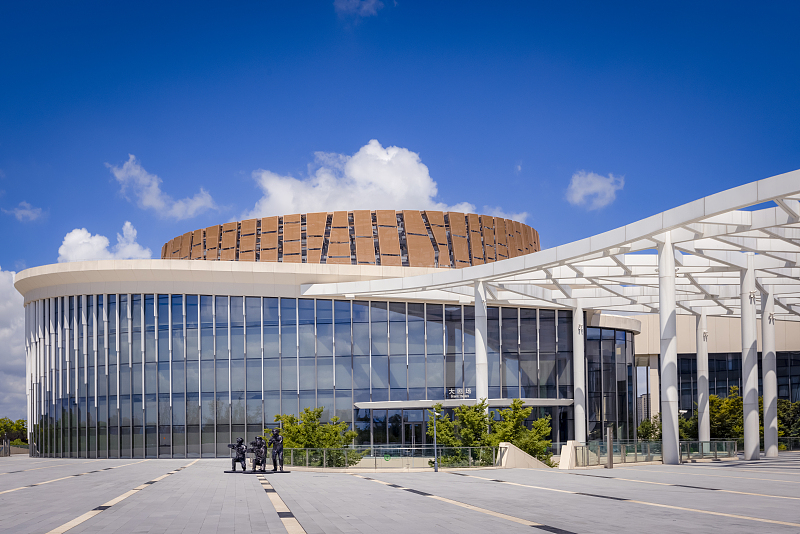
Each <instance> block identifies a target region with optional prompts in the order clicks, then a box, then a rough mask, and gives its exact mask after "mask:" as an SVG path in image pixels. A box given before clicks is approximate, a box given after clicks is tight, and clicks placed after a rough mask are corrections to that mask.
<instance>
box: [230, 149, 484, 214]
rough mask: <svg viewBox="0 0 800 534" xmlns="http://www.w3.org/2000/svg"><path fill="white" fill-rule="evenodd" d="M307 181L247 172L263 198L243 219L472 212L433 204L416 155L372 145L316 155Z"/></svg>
mask: <svg viewBox="0 0 800 534" xmlns="http://www.w3.org/2000/svg"><path fill="white" fill-rule="evenodd" d="M315 156H316V158H315V162H314V165H310V166H309V173H308V176H307V177H305V178H301V179H298V178H293V177H291V176H281V175H279V174H276V173H274V172H271V171H267V170H263V169H259V170H257V171H254V172H253V178H254V179H255V180H256V182H257V183H258V185H259V187H260V188H261V190H262V191H263V192H264V196H263V197H262V198H261V199H260V200H258V201H257V202H256V204H255V207H254V208H253V209H252V210H250V211H249V212H247V213H245V214H244V215H242V217H243V218H246V219H247V218H251V217H264V216H267V215H283V214H287V213H307V212H315V211H333V210H354V209H372V210H375V209H393V210H394V209H396V210H402V209H418V210H426V209H428V210H443V211H447V210H449V211H463V212H472V213H474V212H475V206H474V205H473V204H470V203H468V202H460V203H458V204H455V205H453V206H450V205H447V204H445V203H443V202H438V201H436V200H435V197H436V195H437V193H438V189H437V187H436V182H434V181H433V179H432V178H431V176H430V174H429V173H428V167H427V166H426V165H424V164H423V163H422V161H420V158H419V154H417V153H415V152H411V151H410V150H408V149H406V148H400V147H396V146H390V147H386V148H384V147H382V146H381V144H380V143H379V142H378V141H376V140H375V139H373V140H372V141H370V142H369V143H367V144H366V145H364V146H363V147H361V148H360V149H359V151H358V152H356V153H355V154H353V155H352V156H346V155H344V154H333V153H325V152H317V153H316V154H315Z"/></svg>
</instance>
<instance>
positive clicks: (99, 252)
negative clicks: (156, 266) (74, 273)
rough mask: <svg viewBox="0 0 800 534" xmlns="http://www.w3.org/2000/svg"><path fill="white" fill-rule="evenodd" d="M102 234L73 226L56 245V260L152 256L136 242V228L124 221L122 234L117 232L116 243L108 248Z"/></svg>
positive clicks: (141, 257)
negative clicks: (59, 243) (57, 245)
mask: <svg viewBox="0 0 800 534" xmlns="http://www.w3.org/2000/svg"><path fill="white" fill-rule="evenodd" d="M108 246H109V241H108V238H107V237H106V236H104V235H92V234H91V233H89V231H88V230H86V228H75V229H74V230H72V231H71V232H69V233H68V234H67V235H65V236H64V241H63V242H62V243H61V246H60V247H58V262H59V263H64V262H68V261H84V260H124V259H134V260H146V259H149V258H150V257H151V256H152V254H153V253H152V252H151V251H150V249H149V248H144V247H143V246H142V245H140V244H139V243H137V242H136V229H135V228H134V227H133V225H132V224H131V223H130V222H128V221H125V224H124V225H123V227H122V235H120V234H117V244H116V245H114V246H113V247H112V248H111V249H110V250H109V248H108Z"/></svg>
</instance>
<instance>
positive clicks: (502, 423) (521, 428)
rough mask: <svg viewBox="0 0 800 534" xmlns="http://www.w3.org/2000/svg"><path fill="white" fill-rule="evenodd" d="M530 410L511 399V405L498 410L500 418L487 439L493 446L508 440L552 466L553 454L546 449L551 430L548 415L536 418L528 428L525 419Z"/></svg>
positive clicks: (550, 442)
mask: <svg viewBox="0 0 800 534" xmlns="http://www.w3.org/2000/svg"><path fill="white" fill-rule="evenodd" d="M532 411H533V408H532V407H528V408H525V405H524V403H523V402H522V400H520V399H514V400H512V401H511V406H509V407H508V408H506V409H504V410H500V411H499V412H498V413H499V415H500V420H499V421H495V422H494V423H493V424H492V433H491V434H490V435H489V438H488V440H487V441H488V442H489V443H491V444H492V445H494V446H497V445H499V444H500V443H502V442H509V443H511V444H513V445H516V446H517V447H519V448H520V449H522V450H523V451H525V452H527V453H528V454H530V455H531V456H533V457H534V458H537V459H538V460H540V461H542V462H544V463H546V464H547V465H550V466H551V467H552V464H551V458H552V456H553V455H552V454H551V453H550V452H549V451H548V448H549V447H550V445H551V444H552V441H551V440H550V439H547V438H549V437H550V431H551V429H550V416H549V415H548V416H546V417H542V418H539V419H537V420H536V421H534V422H533V424H532V425H531V428H530V429H529V428H527V427H526V426H525V420H526V419H528V417H530V415H531V412H532Z"/></svg>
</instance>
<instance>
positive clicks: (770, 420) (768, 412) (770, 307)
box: [761, 287, 778, 458]
mask: <svg viewBox="0 0 800 534" xmlns="http://www.w3.org/2000/svg"><path fill="white" fill-rule="evenodd" d="M774 310H775V297H774V296H773V294H772V288H771V287H765V291H764V292H763V293H761V383H762V387H763V389H764V452H765V453H766V456H767V458H777V457H778V379H777V363H776V361H775V316H774Z"/></svg>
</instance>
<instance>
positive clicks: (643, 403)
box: [636, 393, 651, 425]
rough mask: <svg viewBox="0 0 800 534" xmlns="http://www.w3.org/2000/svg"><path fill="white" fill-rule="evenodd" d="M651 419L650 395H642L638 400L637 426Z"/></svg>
mask: <svg viewBox="0 0 800 534" xmlns="http://www.w3.org/2000/svg"><path fill="white" fill-rule="evenodd" d="M650 417H651V416H650V394H649V393H642V394H641V395H639V397H638V398H637V399H636V424H637V425H640V424H641V423H642V421H646V420H648V419H650Z"/></svg>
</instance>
